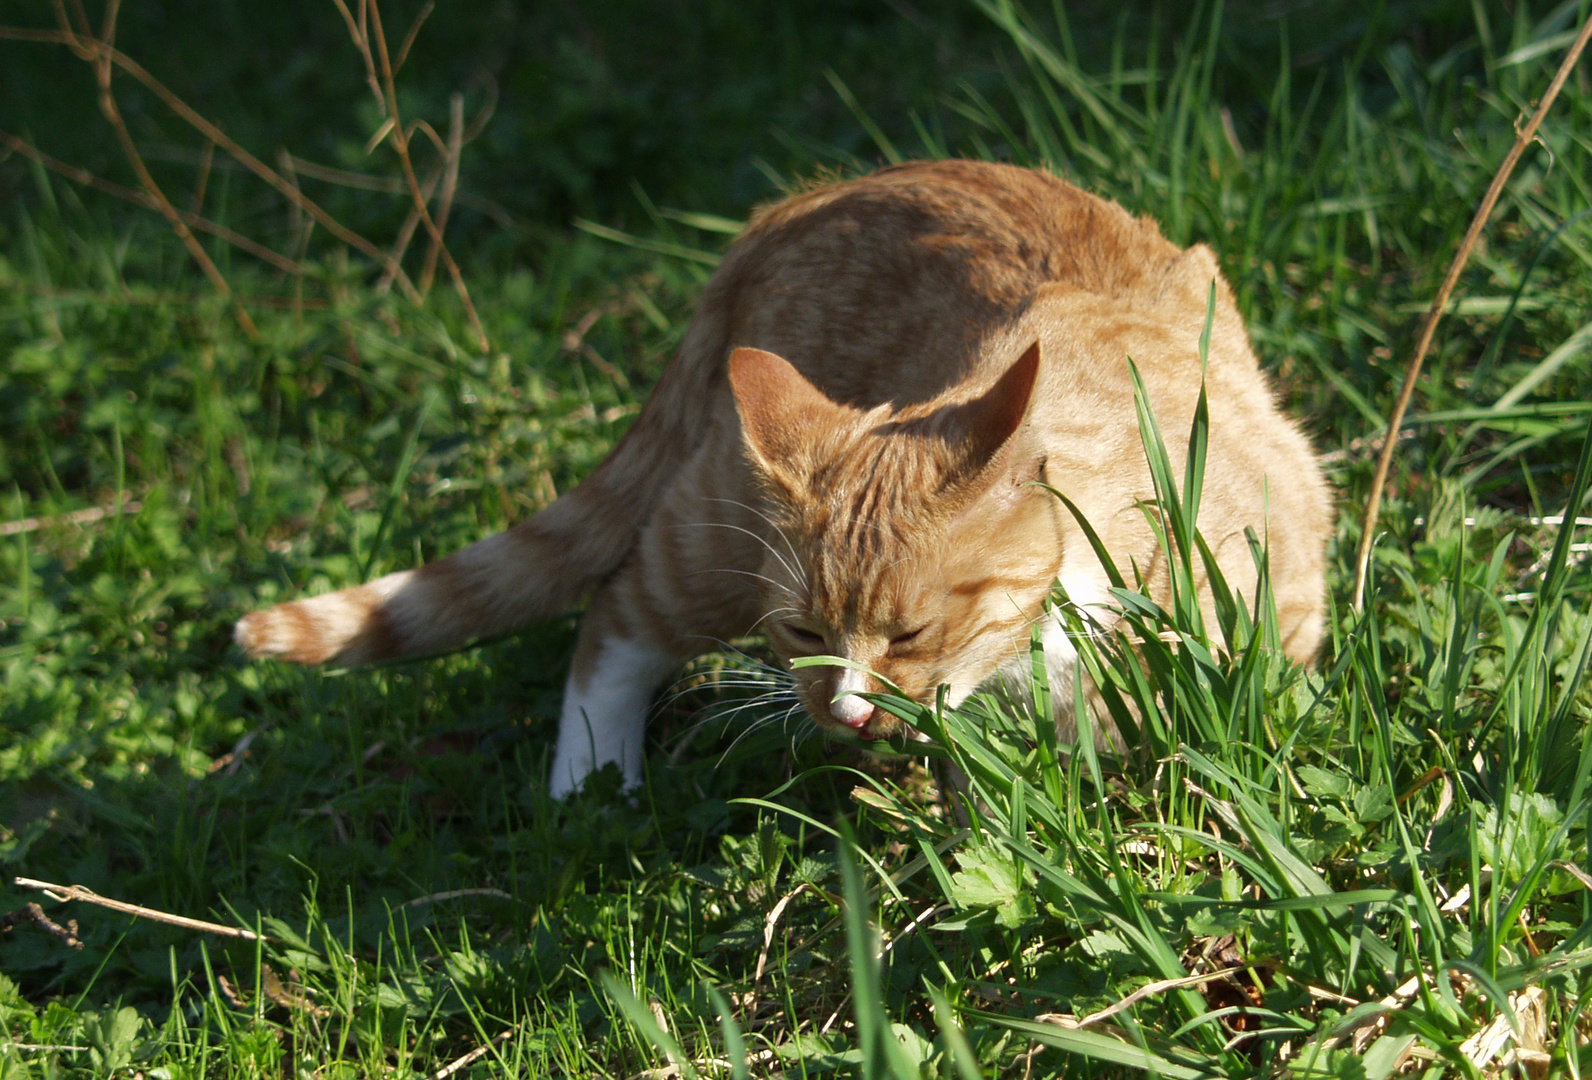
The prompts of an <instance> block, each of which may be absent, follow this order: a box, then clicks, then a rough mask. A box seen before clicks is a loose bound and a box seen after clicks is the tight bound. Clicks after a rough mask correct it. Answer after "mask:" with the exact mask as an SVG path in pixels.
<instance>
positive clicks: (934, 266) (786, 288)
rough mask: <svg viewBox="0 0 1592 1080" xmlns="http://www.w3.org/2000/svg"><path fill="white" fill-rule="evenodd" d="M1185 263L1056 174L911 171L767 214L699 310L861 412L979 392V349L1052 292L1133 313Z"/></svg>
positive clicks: (815, 192)
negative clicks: (1087, 296) (971, 389)
mask: <svg viewBox="0 0 1592 1080" xmlns="http://www.w3.org/2000/svg"><path fill="white" fill-rule="evenodd" d="M1180 254H1182V252H1181V251H1180V249H1178V248H1177V247H1176V246H1174V245H1173V244H1171V243H1169V242H1168V241H1167V240H1166V239H1164V238H1163V237H1162V236H1161V234H1160V230H1159V229H1158V228H1157V226H1156V225H1155V223H1154V222H1153V221H1150V220H1148V219H1141V218H1135V217H1133V216H1132V215H1131V214H1129V213H1128V212H1127V211H1125V210H1123V209H1122V208H1121V207H1120V206H1118V205H1116V204H1115V203H1112V202H1108V201H1106V200H1104V199H1101V198H1098V197H1096V196H1093V195H1090V194H1088V193H1087V192H1084V191H1081V190H1079V189H1078V188H1076V187H1074V186H1072V185H1071V184H1068V183H1066V182H1065V181H1063V180H1061V179H1059V178H1057V177H1055V176H1052V175H1050V174H1048V173H1044V172H1039V171H1036V170H1032V169H1023V168H1017V167H1015V166H1010V165H998V164H993V163H988V162H974V161H938V162H920V163H913V164H907V165H899V166H895V167H892V168H887V169H882V170H880V171H878V172H876V173H873V174H871V175H869V176H866V177H862V178H860V179H856V180H849V181H844V182H840V183H833V184H827V185H823V186H820V187H816V188H813V189H811V190H809V191H806V192H803V193H801V194H798V195H795V196H793V197H791V198H788V199H785V200H784V201H782V202H779V203H777V204H775V205H773V206H771V207H768V208H766V209H764V210H763V211H761V212H760V213H758V214H756V215H755V216H754V217H753V219H752V221H751V223H750V225H749V226H748V228H747V230H746V232H745V233H744V234H743V236H742V238H741V240H740V241H739V242H738V243H737V244H736V246H735V247H734V248H733V249H732V250H731V252H730V254H729V255H728V256H727V257H726V259H725V262H724V264H723V265H722V266H721V268H720V270H719V272H718V273H717V274H716V275H715V276H714V279H713V281H712V283H710V285H709V288H708V290H707V292H706V293H705V295H704V297H703V306H704V307H705V308H707V307H713V308H716V309H717V310H718V311H719V312H720V313H721V315H722V317H723V318H724V319H725V322H726V324H727V336H728V344H729V345H730V346H731V347H735V346H741V345H747V346H754V347H757V348H761V349H767V350H768V351H770V352H774V353H777V354H779V355H781V356H784V357H785V358H786V359H788V360H790V361H791V363H793V364H795V365H796V367H797V368H798V369H800V370H801V371H802V373H803V374H804V375H806V376H807V377H808V378H809V379H811V380H812V381H813V382H814V383H815V384H816V385H817V386H818V387H819V388H820V389H821V390H823V391H824V392H825V394H826V395H828V396H830V397H831V398H833V399H834V400H838V401H843V402H846V403H848V404H853V405H858V406H862V407H872V406H874V405H878V404H882V403H884V402H892V403H894V404H896V405H897V406H900V405H903V404H907V403H910V402H915V401H926V400H929V399H931V398H933V397H935V396H937V395H938V394H940V393H942V392H944V391H945V390H946V389H948V388H950V387H951V386H953V385H955V384H957V383H959V382H962V381H965V380H968V379H970V378H972V379H974V380H975V381H976V379H977V376H978V375H979V373H980V372H979V370H978V369H979V368H980V365H981V364H982V363H984V362H986V361H987V360H988V358H987V357H986V356H985V355H984V350H982V349H981V348H980V346H981V344H982V343H983V342H985V341H986V340H987V339H988V338H989V336H990V335H991V334H992V333H994V332H995V331H997V330H998V329H999V328H1001V327H1003V326H1006V325H1009V324H1010V323H1011V322H1012V321H1013V320H1014V319H1016V318H1018V317H1019V316H1020V315H1021V314H1022V313H1023V311H1024V309H1025V307H1026V306H1027V305H1028V304H1029V303H1030V301H1031V300H1032V298H1033V297H1034V296H1035V294H1036V293H1037V292H1038V291H1039V290H1040V289H1041V288H1043V287H1046V286H1061V287H1070V288H1075V289H1079V290H1082V291H1084V292H1087V293H1091V294H1097V295H1100V296H1103V297H1109V298H1117V299H1119V300H1128V299H1130V298H1132V297H1135V296H1137V295H1139V294H1142V293H1144V292H1145V291H1146V290H1147V289H1154V288H1156V287H1157V286H1156V283H1157V282H1158V281H1159V280H1160V278H1161V277H1162V276H1164V272H1165V268H1166V267H1167V266H1168V265H1169V264H1171V263H1172V262H1173V261H1174V260H1176V259H1177V258H1178V257H1179V255H1180Z"/></svg>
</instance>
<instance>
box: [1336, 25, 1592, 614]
mask: <svg viewBox="0 0 1592 1080" xmlns="http://www.w3.org/2000/svg"><path fill="white" fill-rule="evenodd" d="M1589 37H1592V17H1588V18H1587V21H1586V24H1585V25H1584V26H1582V27H1581V33H1580V34H1578V35H1577V36H1576V39H1575V42H1574V44H1572V45H1571V46H1570V51H1569V52H1567V53H1565V56H1564V61H1563V62H1562V63H1561V64H1560V65H1559V70H1558V71H1557V72H1556V73H1555V74H1554V76H1553V81H1552V82H1551V83H1549V84H1548V90H1547V92H1546V93H1545V94H1543V95H1542V100H1541V102H1540V103H1539V104H1538V105H1537V109H1536V111H1535V112H1534V113H1532V114H1531V119H1530V120H1529V121H1527V123H1526V126H1525V127H1523V128H1520V129H1518V130H1517V132H1516V134H1515V144H1514V145H1513V146H1511V147H1510V148H1509V154H1508V156H1506V157H1505V158H1504V161H1503V164H1502V165H1500V166H1498V171H1497V173H1495V174H1494V175H1493V179H1492V184H1491V185H1490V186H1489V187H1488V188H1487V194H1486V195H1484V196H1483V197H1482V200H1481V205H1480V206H1479V207H1478V208H1477V210H1476V216H1475V217H1474V218H1472V219H1471V222H1470V228H1469V229H1467V230H1466V231H1465V238H1464V239H1463V240H1461V241H1460V244H1459V250H1458V251H1456V252H1455V253H1454V261H1453V262H1452V263H1450V264H1449V266H1448V274H1447V276H1445V277H1444V278H1443V284H1442V286H1441V287H1440V288H1439V289H1438V290H1437V296H1436V297H1435V298H1433V300H1432V306H1431V309H1430V310H1429V311H1428V312H1427V313H1426V322H1425V323H1424V324H1423V325H1422V326H1421V336H1420V338H1419V340H1418V341H1417V342H1416V345H1415V357H1414V359H1412V360H1411V361H1410V366H1409V370H1408V371H1406V372H1405V373H1404V385H1403V386H1402V387H1401V388H1400V390H1399V396H1398V400H1397V401H1396V402H1395V403H1394V405H1393V414H1392V415H1391V416H1390V417H1388V423H1387V435H1386V436H1385V437H1384V439H1383V443H1382V452H1381V454H1380V455H1378V457H1377V462H1376V475H1375V476H1374V477H1373V478H1372V480H1371V497H1370V499H1369V500H1368V501H1367V503H1366V507H1365V522H1364V524H1363V526H1362V528H1361V530H1360V550H1359V552H1358V553H1356V555H1355V558H1354V610H1355V611H1363V610H1365V582H1366V576H1367V574H1368V573H1369V571H1370V566H1371V544H1372V542H1373V541H1374V540H1375V533H1376V519H1377V515H1378V514H1379V513H1380V512H1381V509H1382V489H1383V487H1385V486H1386V484H1387V474H1388V468H1389V467H1390V466H1391V465H1392V462H1393V448H1394V446H1396V445H1397V444H1398V433H1399V425H1401V424H1402V423H1403V422H1404V412H1405V410H1406V409H1407V408H1409V404H1410V398H1411V397H1413V396H1414V394H1415V380H1416V379H1417V378H1418V377H1419V376H1420V373H1421V364H1422V362H1423V361H1424V360H1425V359H1426V351H1427V349H1429V348H1431V344H1432V335H1433V334H1435V333H1436V331H1437V323H1438V320H1440V319H1441V318H1442V317H1443V312H1444V311H1445V310H1446V309H1447V307H1448V298H1449V295H1450V294H1451V293H1452V292H1453V291H1454V286H1455V285H1456V284H1458V282H1459V275H1460V271H1462V270H1464V268H1465V263H1466V262H1467V261H1468V260H1469V259H1470V250H1471V248H1473V247H1474V246H1475V245H1476V241H1477V239H1478V238H1480V236H1481V231H1482V229H1483V228H1484V227H1486V224H1487V219H1488V218H1489V217H1490V216H1492V210H1493V206H1494V205H1495V204H1496V203H1497V202H1498V196H1499V195H1501V194H1502V193H1503V189H1504V184H1505V183H1507V182H1508V180H1509V174H1510V173H1512V172H1513V171H1514V168H1515V163H1516V162H1517V161H1519V160H1520V155H1521V153H1523V152H1524V151H1525V148H1526V147H1527V146H1529V145H1530V144H1531V141H1532V140H1533V139H1534V138H1536V135H1537V128H1538V126H1540V125H1541V123H1542V120H1543V118H1544V117H1546V116H1547V115H1548V110H1549V109H1550V108H1551V107H1552V106H1553V101H1554V99H1555V98H1557V97H1558V96H1559V90H1560V88H1561V87H1563V86H1564V80H1565V79H1566V78H1568V77H1569V75H1570V71H1571V69H1572V68H1574V67H1575V64H1576V61H1577V60H1579V59H1580V58H1581V51H1582V50H1583V49H1585V48H1586V43H1587V39H1588V38H1589Z"/></svg>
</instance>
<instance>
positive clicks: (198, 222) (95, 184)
mask: <svg viewBox="0 0 1592 1080" xmlns="http://www.w3.org/2000/svg"><path fill="white" fill-rule="evenodd" d="M0 146H4V147H6V148H8V149H10V150H11V151H13V152H15V153H18V154H21V155H22V156H23V157H26V158H29V159H31V160H33V161H37V162H38V163H39V164H40V165H43V166H44V167H45V168H46V169H49V170H50V171H51V172H54V173H59V174H60V175H62V176H64V177H66V178H67V179H68V180H70V181H72V182H73V183H74V184H81V185H82V186H84V187H90V188H93V189H94V190H95V191H103V192H104V193H105V194H107V195H113V196H115V197H116V198H118V199H125V200H127V201H128V202H130V203H135V204H137V205H139V206H142V207H144V208H145V209H148V210H159V209H160V207H159V204H158V203H156V201H155V200H154V199H152V198H150V196H149V193H148V192H145V191H140V190H138V189H137V188H130V187H123V186H122V185H121V184H116V183H112V182H111V181H109V180H103V179H101V178H100V177H98V176H95V175H94V174H93V173H90V172H87V171H85V170H83V169H79V168H77V167H76V166H73V165H68V164H67V163H66V162H64V161H61V160H59V159H57V158H53V157H51V156H50V155H49V154H46V153H45V152H44V151H42V150H40V149H39V148H38V147H36V146H33V145H32V144H30V143H28V142H26V141H24V140H22V139H19V138H17V137H16V136H15V135H12V134H10V133H8V132H5V131H0ZM202 193H203V192H202V189H201V191H200V194H199V195H196V196H195V201H197V200H198V198H200V197H201V196H202ZM177 216H178V217H180V218H182V221H183V224H185V225H187V226H188V227H189V228H190V229H196V230H198V231H199V232H203V233H209V234H210V235H211V236H214V237H216V238H217V239H219V240H224V241H225V242H227V243H229V244H231V245H232V246H233V247H235V248H237V249H238V250H239V251H244V252H247V253H248V254H250V255H253V256H254V257H255V258H256V259H259V260H260V261H261V262H267V263H270V264H271V265H272V266H274V267H276V268H277V269H278V270H280V271H282V272H283V273H285V274H291V275H293V276H294V277H300V276H302V275H303V273H304V267H303V266H301V265H300V264H299V263H297V262H295V261H294V260H292V259H289V258H286V257H284V256H282V255H278V254H277V253H276V252H274V251H272V250H271V249H270V248H268V247H266V246H265V245H264V244H260V243H256V242H255V241H253V240H251V239H249V238H248V237H247V236H244V235H243V234H241V233H237V232H233V231H232V230H231V229H229V228H227V227H226V226H225V225H218V224H216V223H215V222H214V221H211V220H210V219H209V218H204V217H200V216H199V214H197V213H196V212H194V211H191V210H178V211H177Z"/></svg>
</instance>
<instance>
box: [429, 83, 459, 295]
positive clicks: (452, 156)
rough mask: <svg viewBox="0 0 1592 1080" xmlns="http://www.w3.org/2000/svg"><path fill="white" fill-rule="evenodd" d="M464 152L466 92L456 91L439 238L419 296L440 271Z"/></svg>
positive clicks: (445, 156) (431, 250)
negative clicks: (439, 258)
mask: <svg viewBox="0 0 1592 1080" xmlns="http://www.w3.org/2000/svg"><path fill="white" fill-rule="evenodd" d="M463 151H464V95H463V94H454V95H453V97H452V99H451V100H450V101H449V102H448V142H447V145H446V146H445V147H444V149H443V154H442V191H441V192H440V193H439V194H438V196H437V238H436V239H435V240H433V241H432V243H431V247H430V248H428V249H427V250H426V263H425V266H424V267H423V268H422V269H421V271H420V295H421V296H425V295H426V294H427V293H429V292H430V291H431V279H432V277H433V276H435V274H436V272H437V256H438V255H440V254H441V252H442V231H443V230H444V229H446V228H447V227H448V211H449V210H450V209H452V207H453V195H454V192H455V191H457V190H458V188H459V156H460V154H462V153H463Z"/></svg>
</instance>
